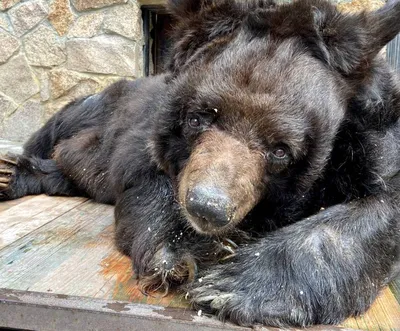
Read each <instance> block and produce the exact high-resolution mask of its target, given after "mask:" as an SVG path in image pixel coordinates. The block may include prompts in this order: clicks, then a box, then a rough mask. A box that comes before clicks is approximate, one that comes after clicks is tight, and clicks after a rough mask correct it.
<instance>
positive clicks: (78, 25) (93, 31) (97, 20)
mask: <svg viewBox="0 0 400 331" xmlns="http://www.w3.org/2000/svg"><path fill="white" fill-rule="evenodd" d="M103 20H104V13H103V12H95V13H91V14H86V15H82V16H80V17H79V18H78V19H77V20H76V21H75V23H74V24H73V25H72V27H71V29H70V30H69V32H68V35H67V36H68V38H92V37H94V36H96V35H97V34H98V33H99V31H100V28H101V24H102V23H103Z"/></svg>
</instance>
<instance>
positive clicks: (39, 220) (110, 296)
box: [0, 196, 400, 331]
mask: <svg viewBox="0 0 400 331" xmlns="http://www.w3.org/2000/svg"><path fill="white" fill-rule="evenodd" d="M0 289H7V290H19V291H32V292H40V293H47V294H49V295H50V294H56V295H63V296H74V297H75V299H74V300H77V299H76V297H77V298H79V297H81V298H82V300H84V299H83V298H86V299H85V300H87V298H91V299H93V300H117V301H118V302H133V303H141V304H150V305H159V306H164V307H170V308H171V307H172V308H181V309H182V311H185V310H186V311H187V310H188V303H187V301H186V300H185V299H184V297H183V296H181V295H178V294H175V295H173V294H172V295H169V296H167V297H163V296H162V295H161V294H155V295H154V296H145V295H143V294H142V293H141V291H140V288H139V287H138V286H137V282H136V280H135V278H134V275H133V273H132V268H131V263H130V260H129V259H128V258H126V257H124V256H122V255H121V254H119V253H118V252H117V251H116V249H115V247H114V245H113V207H111V206H107V205H101V204H96V203H94V202H92V201H90V200H87V199H85V198H63V197H47V196H36V197H26V198H23V199H20V200H16V201H12V202H7V203H0ZM399 302H400V280H399V281H397V282H394V283H393V284H392V285H391V286H390V287H388V288H387V289H386V290H385V291H383V292H382V294H381V296H380V297H379V298H378V299H377V300H376V302H375V304H374V306H373V307H372V308H371V309H370V310H369V311H368V312H367V313H366V314H365V315H363V316H361V317H359V318H356V319H349V320H348V321H346V322H345V323H343V325H342V327H345V328H352V329H360V330H369V331H375V330H381V331H389V330H390V331H393V330H400V303H399ZM0 305H1V298H0ZM0 309H1V308H0ZM178 311H179V310H178ZM0 326H1V320H0ZM325 330H328V329H325Z"/></svg>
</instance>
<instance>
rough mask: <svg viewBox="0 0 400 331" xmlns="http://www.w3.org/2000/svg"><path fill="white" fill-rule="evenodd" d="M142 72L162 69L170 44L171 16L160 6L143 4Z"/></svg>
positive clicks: (147, 72)
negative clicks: (143, 43)
mask: <svg viewBox="0 0 400 331" xmlns="http://www.w3.org/2000/svg"><path fill="white" fill-rule="evenodd" d="M142 13H143V25H144V26H143V28H144V42H145V45H144V74H145V76H149V75H154V74H159V73H162V72H163V71H164V66H165V58H166V55H167V52H168V49H169V46H170V44H171V40H170V35H171V30H172V24H173V18H172V16H171V15H169V14H168V13H167V12H166V10H165V8H164V7H162V6H143V7H142Z"/></svg>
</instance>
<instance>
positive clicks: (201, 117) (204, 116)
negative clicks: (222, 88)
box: [187, 111, 216, 130]
mask: <svg viewBox="0 0 400 331" xmlns="http://www.w3.org/2000/svg"><path fill="white" fill-rule="evenodd" d="M215 117H216V113H215V112H208V111H200V112H196V113H189V114H188V115H187V123H188V125H189V127H191V128H192V129H197V130H198V129H205V128H207V127H208V126H210V125H211V124H212V123H213V122H214V120H215Z"/></svg>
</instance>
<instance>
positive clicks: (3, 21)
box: [0, 13, 10, 31]
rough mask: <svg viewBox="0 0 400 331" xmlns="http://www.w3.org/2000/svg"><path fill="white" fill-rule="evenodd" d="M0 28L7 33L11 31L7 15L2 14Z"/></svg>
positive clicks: (0, 15) (0, 14)
mask: <svg viewBox="0 0 400 331" xmlns="http://www.w3.org/2000/svg"><path fill="white" fill-rule="evenodd" d="M0 28H1V29H3V30H5V31H10V24H9V23H8V18H7V14H5V13H0Z"/></svg>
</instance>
